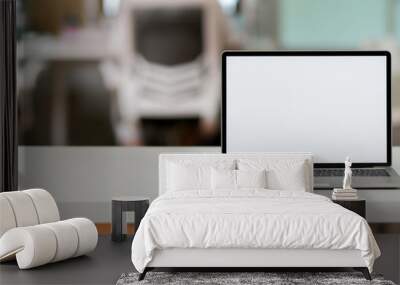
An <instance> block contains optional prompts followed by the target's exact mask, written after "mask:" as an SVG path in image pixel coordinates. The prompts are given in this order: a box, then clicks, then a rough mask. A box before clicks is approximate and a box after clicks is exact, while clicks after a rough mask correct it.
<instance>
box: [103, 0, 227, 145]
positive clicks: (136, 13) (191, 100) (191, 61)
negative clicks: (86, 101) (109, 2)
mask: <svg viewBox="0 0 400 285" xmlns="http://www.w3.org/2000/svg"><path fill="white" fill-rule="evenodd" d="M121 4H122V6H121V9H120V13H121V14H120V16H119V17H118V20H117V24H116V29H115V32H114V33H113V37H114V38H113V40H114V41H115V43H114V46H119V47H121V50H120V52H119V54H120V58H119V59H117V60H116V61H114V62H112V61H107V62H104V63H103V65H102V68H101V70H102V74H103V77H104V81H105V82H106V85H107V86H108V87H109V88H112V89H114V90H116V95H117V100H116V102H117V106H116V108H115V111H116V112H115V114H114V130H115V132H116V137H117V138H118V139H119V142H120V143H121V144H131V143H132V142H138V141H140V140H141V134H140V129H139V122H140V120H141V119H146V118H148V119H171V118H174V119H180V118H182V119H183V118H199V119H200V122H201V124H202V125H213V124H214V125H216V123H217V116H218V109H219V98H220V75H219V74H220V63H219V61H220V59H219V53H220V51H221V50H222V42H223V36H221V34H222V33H223V32H221V29H223V25H221V23H220V21H223V19H222V17H223V15H222V12H221V10H220V7H219V5H218V2H217V1H214V0H154V1H146V0H125V1H122V2H121ZM116 31H118V32H116Z"/></svg>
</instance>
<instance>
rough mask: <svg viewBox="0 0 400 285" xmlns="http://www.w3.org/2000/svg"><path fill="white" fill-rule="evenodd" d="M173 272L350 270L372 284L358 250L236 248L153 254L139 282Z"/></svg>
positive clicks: (180, 249) (175, 250)
mask: <svg viewBox="0 0 400 285" xmlns="http://www.w3.org/2000/svg"><path fill="white" fill-rule="evenodd" d="M172 268H174V269H179V270H182V271H187V270H189V271H220V270H222V271H271V270H278V271H293V270H295V271H297V270H299V269H300V270H301V271H315V270H316V269H317V271H325V270H328V271H332V270H333V271H335V270H337V271H343V269H344V268H346V269H348V268H353V269H355V270H357V271H361V272H362V273H363V275H364V277H365V278H366V279H367V280H371V275H370V274H369V270H368V268H367V267H365V261H364V260H363V259H362V257H361V252H360V251H359V250H329V249H237V248H226V249H215V248H210V249H193V248H187V249H184V248H171V249H164V250H156V251H155V252H154V256H153V259H152V261H151V262H150V263H149V264H148V266H147V267H146V268H145V270H144V271H143V273H141V274H140V275H139V280H142V279H143V278H144V277H145V275H146V273H147V272H148V271H150V270H154V269H163V270H171V269H172ZM339 269H340V270H339Z"/></svg>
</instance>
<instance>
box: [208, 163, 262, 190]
mask: <svg viewBox="0 0 400 285" xmlns="http://www.w3.org/2000/svg"><path fill="white" fill-rule="evenodd" d="M266 173H267V172H266V170H265V169H263V170H230V169H215V168H213V169H211V189H213V190H219V189H230V190H238V189H241V188H267V176H266Z"/></svg>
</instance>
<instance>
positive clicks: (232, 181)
mask: <svg viewBox="0 0 400 285" xmlns="http://www.w3.org/2000/svg"><path fill="white" fill-rule="evenodd" d="M211 189H213V190H218V189H236V170H231V169H215V168H212V169H211Z"/></svg>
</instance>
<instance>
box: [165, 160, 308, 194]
mask: <svg viewBox="0 0 400 285" xmlns="http://www.w3.org/2000/svg"><path fill="white" fill-rule="evenodd" d="M251 158H253V159H271V160H277V159H278V160H279V159H284V160H287V159H296V160H299V159H301V160H304V162H305V165H306V167H305V168H306V169H305V170H306V184H307V189H306V190H307V191H308V192H312V191H313V160H312V154H311V153H232V154H225V153H224V154H222V153H196V154H192V153H180V154H160V156H159V163H158V168H159V170H158V171H159V179H158V181H159V182H158V183H159V189H158V192H159V195H161V194H163V193H165V192H166V185H167V181H166V179H167V173H166V172H167V163H168V162H179V161H184V160H190V161H199V162H201V161H207V162H216V161H219V160H224V161H226V160H227V159H228V160H230V159H232V161H236V160H237V159H251Z"/></svg>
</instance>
